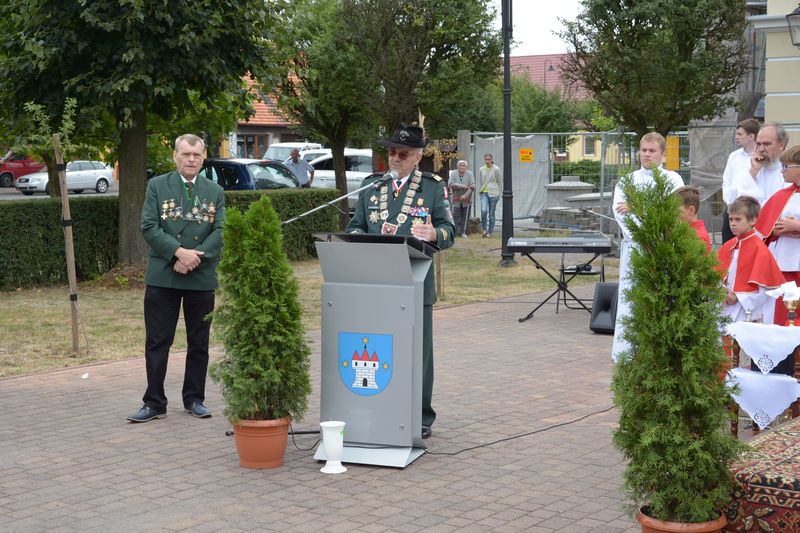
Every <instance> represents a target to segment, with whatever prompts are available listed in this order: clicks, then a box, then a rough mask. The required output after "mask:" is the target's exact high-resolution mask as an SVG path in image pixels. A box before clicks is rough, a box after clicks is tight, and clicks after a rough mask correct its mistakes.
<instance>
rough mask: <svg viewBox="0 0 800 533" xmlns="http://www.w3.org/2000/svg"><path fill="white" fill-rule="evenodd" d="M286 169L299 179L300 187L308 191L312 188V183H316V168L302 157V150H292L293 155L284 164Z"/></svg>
mask: <svg viewBox="0 0 800 533" xmlns="http://www.w3.org/2000/svg"><path fill="white" fill-rule="evenodd" d="M283 164H284V165H286V168H288V169H289V170H291V171H292V174H294V176H295V177H296V178H297V181H298V183H300V187H302V188H304V189H307V188H309V187H311V182H312V181H314V167H312V166H311V165H309V164H308V161H306V160H305V159H303V158H301V157H300V150H298V149H297V148H295V149H294V150H292V155H291V157H289V159H287V160H286V161H284V162H283Z"/></svg>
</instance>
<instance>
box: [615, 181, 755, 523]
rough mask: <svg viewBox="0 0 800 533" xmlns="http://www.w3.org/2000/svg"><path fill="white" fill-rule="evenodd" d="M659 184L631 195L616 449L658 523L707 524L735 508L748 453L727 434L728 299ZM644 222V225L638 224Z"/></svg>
mask: <svg viewBox="0 0 800 533" xmlns="http://www.w3.org/2000/svg"><path fill="white" fill-rule="evenodd" d="M653 177H654V181H655V184H653V185H650V186H644V187H641V188H639V187H637V186H635V185H634V184H633V181H632V179H631V177H630V176H626V177H625V178H623V181H622V184H623V185H622V186H623V189H624V191H625V195H626V197H627V200H628V208H629V212H630V213H631V215H633V216H632V217H629V220H628V227H629V228H630V230H631V233H632V235H633V240H634V242H635V243H636V249H635V250H634V252H633V253H632V255H631V269H630V276H631V288H630V290H629V291H628V298H629V300H630V303H631V316H630V317H628V319H627V320H625V324H624V325H625V328H626V333H625V338H626V340H628V342H630V346H631V348H630V350H629V351H628V352H627V353H626V354H623V357H622V359H621V360H620V362H619V364H618V365H617V367H616V369H615V372H614V378H613V381H612V390H613V393H614V403H615V404H616V405H617V406H618V407H619V410H620V421H619V428H618V429H617V430H616V431H615V433H614V444H615V445H616V446H617V447H618V448H619V449H620V450H621V451H622V453H623V455H624V456H625V458H626V459H627V460H628V466H627V468H626V470H625V487H624V488H625V490H626V492H627V493H628V494H629V495H630V497H631V498H632V499H633V500H634V502H636V504H637V505H646V506H648V513H647V514H648V515H650V516H652V517H653V518H657V519H659V520H668V521H676V522H704V521H708V520H713V519H716V518H718V517H719V513H720V511H721V510H722V508H723V506H724V505H725V503H726V502H727V501H728V500H729V498H730V489H731V483H732V474H731V472H730V471H729V469H728V467H729V465H730V463H731V462H732V461H733V460H734V459H735V457H736V454H737V453H738V451H739V450H740V449H741V448H742V445H741V444H740V443H739V442H738V441H737V440H736V439H735V438H734V437H733V436H731V434H730V432H729V431H728V428H729V423H730V419H729V416H728V414H727V412H726V407H727V406H728V405H729V403H730V395H729V392H728V390H727V388H726V387H725V385H724V383H723V381H722V380H721V378H720V373H721V371H722V368H723V364H724V363H725V362H726V358H725V355H724V352H723V350H722V342H721V337H720V330H719V325H720V320H721V318H720V317H721V305H722V301H723V299H724V296H725V291H724V289H723V287H722V284H721V282H720V276H719V274H718V273H717V272H716V271H715V270H714V265H715V263H716V258H715V257H714V255H713V254H709V253H707V252H706V249H705V245H704V244H703V243H702V242H701V241H700V239H698V238H697V236H696V235H695V233H694V230H693V229H692V228H691V227H690V226H689V225H688V224H687V223H686V222H683V221H681V220H680V218H679V216H678V212H679V211H678V206H679V203H680V202H679V199H678V198H677V197H676V196H674V195H672V194H671V192H670V191H671V186H670V184H669V181H668V180H667V179H666V178H665V176H663V175H662V174H661V172H659V171H658V170H657V169H656V170H654V172H653ZM634 219H636V220H634Z"/></svg>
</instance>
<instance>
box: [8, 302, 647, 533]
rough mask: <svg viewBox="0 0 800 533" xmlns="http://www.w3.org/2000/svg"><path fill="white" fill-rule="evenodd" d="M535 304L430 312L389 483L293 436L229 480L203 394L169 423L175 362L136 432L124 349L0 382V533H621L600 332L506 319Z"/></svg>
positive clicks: (315, 336) (139, 384)
mask: <svg viewBox="0 0 800 533" xmlns="http://www.w3.org/2000/svg"><path fill="white" fill-rule="evenodd" d="M577 292H578V293H579V294H580V293H583V295H584V296H589V295H590V293H591V287H584V288H580V289H578V291H577ZM541 297H542V295H541V294H531V295H525V296H520V297H515V298H511V299H505V300H498V301H494V302H488V303H478V304H472V305H463V306H453V307H443V308H439V309H437V310H436V311H435V312H434V328H435V337H434V343H435V349H436V384H435V388H434V406H435V407H436V408H437V410H438V413H439V418H438V420H437V422H436V424H435V425H434V426H433V436H432V437H431V438H430V439H429V440H428V441H427V443H428V444H429V451H430V452H431V453H428V454H425V455H423V456H422V457H421V458H420V459H418V460H417V461H416V462H414V463H412V464H411V465H410V466H409V467H407V468H406V469H404V470H399V469H391V468H382V467H372V466H362V465H347V466H348V471H347V472H346V473H345V474H341V475H324V474H321V473H320V472H319V468H320V467H321V466H322V465H321V464H320V463H317V462H316V461H314V460H313V451H307V450H308V449H310V448H312V447H313V446H314V444H315V442H316V438H317V437H316V436H314V435H302V436H301V435H298V436H297V437H296V438H295V442H296V444H297V447H299V448H303V449H304V450H302V451H301V450H299V449H297V448H296V447H295V445H294V444H293V443H292V440H291V438H290V440H289V446H288V449H287V454H286V461H285V464H284V465H283V466H282V467H280V468H277V469H273V470H249V469H245V468H241V467H240V466H239V464H238V458H237V455H236V451H235V448H234V443H233V439H232V437H228V436H226V435H225V431H226V430H227V429H228V424H227V421H226V420H225V419H224V417H223V416H222V409H223V405H222V402H221V399H220V396H219V392H218V389H217V386H216V385H214V384H213V383H211V382H210V381H209V384H208V390H207V395H208V398H207V401H206V405H207V406H208V407H209V408H210V409H211V410H212V412H213V413H214V416H213V417H212V418H210V419H203V420H201V419H195V418H193V417H191V416H190V415H189V414H187V413H184V412H183V409H182V405H181V400H180V388H181V379H182V375H183V363H184V357H183V354H181V353H173V354H172V356H171V361H170V368H169V374H168V376H167V394H168V396H169V398H170V400H171V402H172V403H171V406H170V407H171V408H170V409H169V413H168V416H167V417H166V418H164V419H159V420H154V421H151V422H148V423H145V424H131V423H128V422H127V421H126V420H125V417H126V416H127V415H128V414H129V413H130V412H133V411H135V410H136V409H137V408H138V407H139V406H140V400H139V398H141V395H142V393H143V391H144V385H145V372H144V360H143V358H142V357H141V356H139V354H137V353H136V352H137V351H138V348H132V349H131V355H132V356H138V358H135V359H130V360H126V361H121V362H116V363H107V364H99V365H93V366H88V367H82V368H75V369H67V370H60V371H54V372H47V373H42V374H36V375H31V376H23V377H15V378H7V379H2V380H0V428H2V429H0V531H98V532H100V531H193V532H194V531H198V532H202V531H255V530H260V531H297V532H303V531H308V532H316V531H334V532H336V531H341V532H349V531H363V532H383V531H400V532H412V531H423V530H424V531H432V532H446V531H475V532H482V531H501V532H503V531H508V532H511V531H534V532H550V531H568V532H580V531H592V532H609V533H610V532H629V531H630V532H633V531H638V530H639V528H638V526H637V525H636V524H635V522H634V521H633V520H632V519H631V518H630V517H629V516H628V515H627V514H626V512H625V509H624V507H625V505H626V503H627V502H626V500H625V498H624V497H623V496H622V495H621V494H620V492H619V487H620V484H621V475H622V470H623V464H622V461H621V458H620V455H619V453H618V452H617V451H616V450H615V449H614V448H613V446H612V444H611V431H612V429H613V427H614V425H615V423H616V420H617V412H616V410H614V409H613V408H611V394H610V392H609V390H608V389H609V383H610V376H611V357H610V349H611V337H610V336H607V335H597V334H594V333H592V332H591V331H590V330H589V329H588V323H589V314H588V313H586V312H585V311H583V310H565V309H563V307H562V308H561V310H560V312H559V313H558V314H555V307H554V306H552V305H546V306H544V307H543V308H542V309H540V310H539V311H538V312H537V313H536V315H535V317H534V318H533V319H531V320H529V321H527V322H525V323H522V324H520V323H519V322H518V321H517V318H518V317H520V316H524V315H525V314H527V312H528V311H529V310H530V309H531V308H533V306H534V303H535V302H536V301H537V299H539V298H541ZM308 337H309V339H310V341H311V342H312V348H313V353H312V361H313V362H312V375H313V378H314V392H313V395H312V398H311V401H310V405H311V408H310V410H309V413H308V415H307V417H306V419H305V420H303V421H300V422H299V423H295V425H294V427H295V429H297V430H308V429H317V428H318V426H317V422H318V420H319V368H320V364H319V353H320V351H319V339H320V332H319V331H311V332H309V335H308ZM219 352H220V349H219V348H218V349H215V354H214V356H215V357H216V356H218V355H219ZM86 374H88V376H86V377H85V378H84V376H85V375H86ZM503 439H506V440H503ZM479 446H482V447H479ZM468 448H472V449H469V450H466V449H468ZM462 450H466V451H462Z"/></svg>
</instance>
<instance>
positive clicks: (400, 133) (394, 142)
mask: <svg viewBox="0 0 800 533" xmlns="http://www.w3.org/2000/svg"><path fill="white" fill-rule="evenodd" d="M378 143H379V144H382V145H384V146H388V147H390V148H425V147H426V146H427V145H428V140H427V139H426V138H425V134H424V133H423V131H422V128H420V127H419V126H406V125H405V124H402V125H400V127H399V128H397V130H396V131H395V132H394V135H392V137H391V138H390V139H381V140H380V141H378Z"/></svg>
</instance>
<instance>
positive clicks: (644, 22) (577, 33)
mask: <svg viewBox="0 0 800 533" xmlns="http://www.w3.org/2000/svg"><path fill="white" fill-rule="evenodd" d="M583 8H584V9H583V12H582V13H581V14H580V15H579V16H578V18H577V19H576V20H575V21H572V22H568V21H563V22H564V26H565V30H564V31H563V32H562V33H561V34H560V35H561V37H562V38H563V39H564V40H565V41H567V42H568V43H569V44H570V45H571V47H572V49H573V51H572V52H570V54H569V56H568V58H567V59H566V60H565V61H564V63H563V64H562V72H563V75H564V77H565V79H566V80H568V82H570V83H577V84H581V85H583V86H584V87H586V88H587V89H589V90H590V91H591V92H592V93H593V94H594V97H595V98H596V99H597V101H598V102H600V104H601V105H602V107H603V109H604V110H605V111H606V112H607V113H608V114H609V115H610V116H611V117H612V118H614V119H615V120H617V121H618V122H620V123H622V124H625V125H626V126H627V127H629V128H631V129H633V130H634V131H635V132H636V133H638V134H639V135H643V134H644V133H646V132H647V131H649V129H651V128H652V129H655V130H656V131H658V132H659V133H661V134H662V135H667V133H668V132H669V131H670V130H672V129H675V128H677V127H681V126H686V125H688V124H689V121H690V120H692V119H708V118H713V117H716V116H719V115H720V114H721V113H722V112H724V111H725V109H727V108H729V107H730V106H732V105H733V104H734V103H735V102H734V99H733V96H732V93H733V89H734V88H735V87H736V86H737V85H738V83H739V82H740V80H741V79H742V76H743V75H744V73H745V71H746V68H747V55H748V52H747V46H746V43H745V42H744V40H743V35H744V28H745V24H746V21H745V3H744V2H742V1H741V0H681V1H680V2H665V1H663V0H583Z"/></svg>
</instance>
